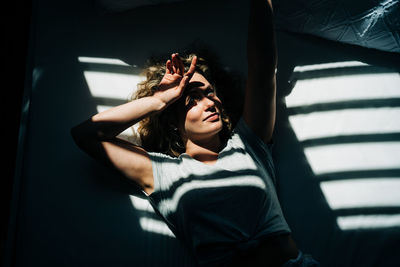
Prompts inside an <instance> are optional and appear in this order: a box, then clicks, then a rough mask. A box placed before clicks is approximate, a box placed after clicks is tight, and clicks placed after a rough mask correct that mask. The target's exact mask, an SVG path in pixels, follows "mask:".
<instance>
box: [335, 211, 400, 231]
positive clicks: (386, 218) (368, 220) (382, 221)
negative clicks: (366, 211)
mask: <svg viewBox="0 0 400 267" xmlns="http://www.w3.org/2000/svg"><path fill="white" fill-rule="evenodd" d="M337 224H338V226H339V228H340V229H341V230H357V229H377V228H388V227H400V214H394V215H380V214H379V215H357V216H343V217H338V218H337Z"/></svg>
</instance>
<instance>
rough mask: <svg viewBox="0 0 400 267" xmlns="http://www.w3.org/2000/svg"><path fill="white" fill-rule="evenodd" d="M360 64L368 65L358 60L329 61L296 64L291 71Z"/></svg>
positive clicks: (357, 65) (356, 65) (359, 65)
mask: <svg viewBox="0 0 400 267" xmlns="http://www.w3.org/2000/svg"><path fill="white" fill-rule="evenodd" d="M361 66H368V64H365V63H363V62H360V61H343V62H331V63H322V64H314V65H304V66H296V67H295V68H294V70H293V71H294V72H306V71H314V70H327V69H337V68H348V67H361Z"/></svg>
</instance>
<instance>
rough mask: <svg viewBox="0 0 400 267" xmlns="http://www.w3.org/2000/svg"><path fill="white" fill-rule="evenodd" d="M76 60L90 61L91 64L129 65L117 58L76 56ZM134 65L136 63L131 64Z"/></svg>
mask: <svg viewBox="0 0 400 267" xmlns="http://www.w3.org/2000/svg"><path fill="white" fill-rule="evenodd" d="M78 61H79V62H81V63H92V64H109V65H118V66H130V65H129V64H128V63H125V62H124V61H122V60H120V59H117V58H101V57H78ZM133 67H136V65H133Z"/></svg>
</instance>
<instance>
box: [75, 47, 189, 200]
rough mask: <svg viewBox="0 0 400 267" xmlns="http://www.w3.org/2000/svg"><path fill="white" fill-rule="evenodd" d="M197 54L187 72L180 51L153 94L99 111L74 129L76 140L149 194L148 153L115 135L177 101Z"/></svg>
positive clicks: (169, 64) (86, 150) (150, 186)
mask: <svg viewBox="0 0 400 267" xmlns="http://www.w3.org/2000/svg"><path fill="white" fill-rule="evenodd" d="M195 65H196V57H195V58H194V59H193V60H192V65H191V67H190V69H189V71H188V72H187V73H184V68H183V63H182V61H181V60H180V59H179V56H178V55H177V54H172V57H171V60H168V61H167V63H166V73H165V75H164V77H163V79H162V80H161V82H160V84H159V90H158V91H157V92H156V93H155V94H154V95H153V96H148V97H143V98H139V99H136V100H134V101H131V102H128V103H126V104H123V105H120V106H116V107H113V108H110V109H108V110H106V111H103V112H101V113H98V114H96V115H94V116H93V117H91V118H90V119H88V120H86V121H84V122H82V123H81V124H79V125H77V126H75V127H73V128H72V129H71V135H72V137H73V139H74V141H75V143H76V144H77V145H78V146H79V147H80V148H81V149H82V150H83V151H85V152H86V153H88V154H89V155H91V156H92V157H94V158H96V159H98V160H100V161H102V162H104V163H107V164H109V165H111V166H113V167H115V168H116V169H118V170H119V171H121V172H122V173H123V174H124V175H125V176H126V177H128V178H129V179H131V180H133V181H134V182H136V183H137V184H138V185H139V186H140V187H141V188H142V189H143V190H144V191H145V192H146V193H151V192H152V190H153V173H152V166H151V161H150V158H149V156H148V154H147V152H146V151H145V150H144V149H143V148H141V147H139V146H135V145H133V144H131V143H129V142H127V141H124V140H122V139H119V138H116V136H117V135H118V134H119V133H121V132H122V131H124V130H125V129H127V128H129V127H131V126H132V125H133V124H135V123H137V122H139V121H140V120H142V119H144V118H145V117H147V116H150V115H152V114H154V113H157V112H162V110H164V109H165V108H166V107H167V106H168V105H170V104H171V103H173V102H174V101H176V100H177V99H178V98H179V97H180V96H181V95H182V92H183V90H184V88H185V86H186V85H187V83H188V82H189V80H190V78H191V76H192V75H193V73H194V69H195Z"/></svg>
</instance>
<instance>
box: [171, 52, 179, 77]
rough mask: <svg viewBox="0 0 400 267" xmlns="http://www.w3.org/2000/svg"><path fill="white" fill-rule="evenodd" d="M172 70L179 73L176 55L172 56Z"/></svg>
mask: <svg viewBox="0 0 400 267" xmlns="http://www.w3.org/2000/svg"><path fill="white" fill-rule="evenodd" d="M172 69H173V70H174V73H178V62H177V61H176V54H175V53H174V54H172Z"/></svg>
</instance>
